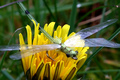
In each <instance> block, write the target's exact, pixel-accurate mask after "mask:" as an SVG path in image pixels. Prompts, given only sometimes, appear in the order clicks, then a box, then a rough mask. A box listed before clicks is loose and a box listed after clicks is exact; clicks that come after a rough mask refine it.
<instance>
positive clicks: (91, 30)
mask: <svg viewBox="0 0 120 80" xmlns="http://www.w3.org/2000/svg"><path fill="white" fill-rule="evenodd" d="M116 21H117V19H111V20H108V21H106V22H103V23H101V24H98V25H95V26H93V27H89V28H85V29H82V30H81V31H79V32H77V33H76V34H75V36H76V35H80V36H81V38H82V39H84V38H86V37H88V36H90V35H92V34H94V33H96V32H98V31H100V30H101V29H103V28H105V27H107V26H109V25H111V24H113V23H115V22H116Z"/></svg>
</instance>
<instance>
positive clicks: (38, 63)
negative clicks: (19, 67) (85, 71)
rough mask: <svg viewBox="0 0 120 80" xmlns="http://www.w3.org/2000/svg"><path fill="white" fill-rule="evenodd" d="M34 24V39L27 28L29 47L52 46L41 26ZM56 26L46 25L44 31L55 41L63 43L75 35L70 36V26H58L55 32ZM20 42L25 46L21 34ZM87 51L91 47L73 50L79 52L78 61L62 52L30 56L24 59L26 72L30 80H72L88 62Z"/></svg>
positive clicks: (54, 51) (44, 52)
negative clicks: (58, 40) (41, 30)
mask: <svg viewBox="0 0 120 80" xmlns="http://www.w3.org/2000/svg"><path fill="white" fill-rule="evenodd" d="M33 22H34V26H35V29H34V37H32V31H31V28H30V26H29V25H27V26H26V30H27V45H43V44H52V42H50V41H49V39H47V37H46V36H45V35H44V34H43V33H40V31H39V24H38V25H37V24H36V23H35V21H33ZM54 25H55V22H51V23H50V24H49V25H48V24H45V26H44V30H45V31H46V32H47V33H49V34H50V35H51V36H53V37H54V39H56V38H59V39H61V42H62V43H64V42H65V41H66V40H67V39H68V38H70V37H71V36H72V35H74V34H75V33H74V32H73V33H71V34H70V35H69V36H68V32H69V29H70V26H69V25H67V24H65V25H64V26H63V27H61V26H58V27H57V29H56V30H55V31H53V29H54ZM53 32H54V33H53ZM32 38H33V39H32ZM19 40H20V45H24V44H25V42H24V39H23V36H22V34H21V33H20V34H19ZM87 49H89V47H79V48H74V49H73V50H77V51H78V55H77V58H78V59H77V60H74V59H72V58H71V57H67V56H66V54H65V53H63V52H62V51H60V50H49V51H41V52H39V53H36V54H34V55H30V56H28V57H25V58H22V63H23V68H24V72H25V74H26V76H27V78H28V80H31V79H33V80H43V79H49V80H58V79H61V80H65V79H66V80H70V79H72V78H73V77H74V76H75V74H76V72H77V70H78V69H79V68H80V67H81V66H82V65H83V63H84V62H85V61H86V58H87V54H86V53H85V52H86V51H87ZM21 53H22V49H21ZM46 53H48V55H49V56H50V57H51V58H52V59H54V61H53V60H51V59H50V58H48V57H47V55H46Z"/></svg>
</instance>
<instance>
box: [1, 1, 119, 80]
mask: <svg viewBox="0 0 120 80" xmlns="http://www.w3.org/2000/svg"><path fill="white" fill-rule="evenodd" d="M12 1H13V0H6V1H5V0H1V1H0V6H2V5H4V4H7V3H10V2H12ZM23 3H24V4H25V6H26V7H27V8H28V10H29V12H30V13H31V14H32V15H33V16H34V17H35V19H36V20H37V21H38V22H39V23H40V24H41V26H44V24H45V23H49V22H51V21H55V22H56V25H64V24H65V23H68V24H70V25H71V31H75V32H77V31H79V30H81V29H83V28H86V27H90V26H93V25H96V24H98V23H101V22H104V21H106V20H109V19H113V18H116V19H118V21H117V23H115V24H113V25H111V27H108V28H106V29H104V30H102V31H101V32H99V33H98V34H97V35H93V36H91V37H96V36H97V37H104V38H109V37H110V38H109V40H111V39H113V37H115V38H114V39H113V41H114V42H118V43H120V38H119V36H120V34H119V32H120V28H119V26H120V6H119V7H116V5H119V4H120V0H105V1H104V0H52V1H51V0H27V1H24V2H23ZM76 4H77V5H78V6H77V8H76ZM99 15H100V16H101V18H98V19H96V17H98V16H99ZM90 19H92V20H93V21H92V20H90ZM86 20H89V21H88V22H87V23H85V21H86ZM81 22H83V23H84V24H81ZM27 24H29V25H32V24H31V21H30V20H29V19H28V18H27V17H26V15H25V14H24V12H22V11H21V9H20V7H19V6H18V5H17V4H14V5H10V6H7V7H5V8H2V9H0V45H11V44H18V35H19V32H20V31H17V32H16V33H15V34H14V32H15V30H16V29H18V28H21V27H25V26H26V25H27ZM22 31H23V30H22ZM22 33H24V34H26V33H25V32H24V31H23V32H22ZM13 34H14V36H13ZM24 36H26V35H24ZM13 53H15V52H5V53H4V52H0V70H1V72H0V80H8V79H9V80H14V79H17V80H21V79H25V76H24V73H23V68H22V64H21V62H20V61H14V60H11V59H9V55H10V54H13ZM90 53H92V54H90ZM3 54H4V55H3ZM96 54H97V55H96ZM119 56H120V49H112V48H98V49H94V50H93V51H92V49H90V51H88V59H87V61H86V62H85V64H84V66H83V67H82V68H81V69H80V70H79V72H78V73H77V75H76V76H75V78H74V79H78V78H81V79H94V80H99V79H100V80H101V79H108V78H112V79H114V80H118V79H119V78H120V70H119V67H120V65H119V64H120V62H119V61H120V58H119ZM85 69H87V70H86V71H85ZM91 76H92V77H91ZM106 76H108V77H107V78H105V77H106Z"/></svg>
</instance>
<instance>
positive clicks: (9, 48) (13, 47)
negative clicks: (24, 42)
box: [0, 45, 20, 51]
mask: <svg viewBox="0 0 120 80" xmlns="http://www.w3.org/2000/svg"><path fill="white" fill-rule="evenodd" d="M13 50H20V45H11V46H0V51H13Z"/></svg>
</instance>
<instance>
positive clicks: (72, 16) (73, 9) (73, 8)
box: [68, 0, 77, 33]
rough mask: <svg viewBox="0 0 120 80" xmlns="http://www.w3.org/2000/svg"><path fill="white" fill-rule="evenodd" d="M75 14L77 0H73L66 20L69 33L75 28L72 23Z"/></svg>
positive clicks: (73, 22)
mask: <svg viewBox="0 0 120 80" xmlns="http://www.w3.org/2000/svg"><path fill="white" fill-rule="evenodd" d="M76 14H77V0H73V6H72V11H71V14H70V19H69V22H68V24H69V25H70V31H69V32H70V33H71V32H73V31H74V30H75V28H74V25H75V20H76Z"/></svg>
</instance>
